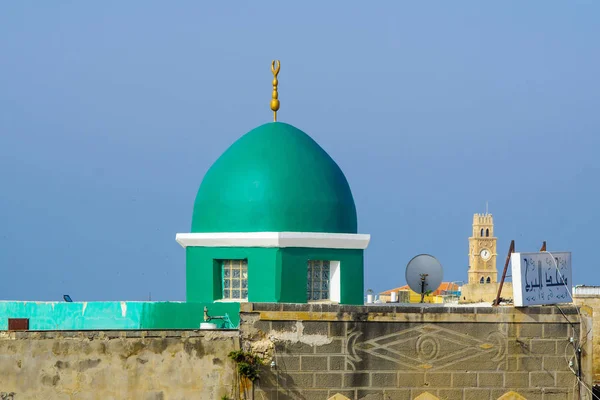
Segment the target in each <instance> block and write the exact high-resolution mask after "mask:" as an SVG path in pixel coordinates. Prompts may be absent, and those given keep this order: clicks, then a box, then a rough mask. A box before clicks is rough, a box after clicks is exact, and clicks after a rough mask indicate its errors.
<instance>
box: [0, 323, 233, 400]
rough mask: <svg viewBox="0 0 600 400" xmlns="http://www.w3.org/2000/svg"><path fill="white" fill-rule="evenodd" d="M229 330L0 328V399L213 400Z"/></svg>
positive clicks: (224, 374)
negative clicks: (32, 330)
mask: <svg viewBox="0 0 600 400" xmlns="http://www.w3.org/2000/svg"><path fill="white" fill-rule="evenodd" d="M238 339H239V337H238V332H237V331H220V332H218V331H217V332H199V331H139V330H138V331H85V332H84V331H70V332H69V331H48V332H0V399H11V400H25V399H40V400H42V399H43V400H94V399H102V400H126V399H136V400H138V399H139V400H175V399H177V400H187V399H198V400H208V399H211V400H212V399H221V396H223V395H229V394H230V393H231V391H232V386H233V382H234V374H233V369H232V365H231V362H230V360H229V359H228V357H227V354H228V353H229V352H230V351H232V350H234V349H236V348H239V341H238Z"/></svg>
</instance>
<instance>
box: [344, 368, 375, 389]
mask: <svg viewBox="0 0 600 400" xmlns="http://www.w3.org/2000/svg"><path fill="white" fill-rule="evenodd" d="M369 385H370V378H369V374H368V373H366V372H354V373H349V374H344V381H343V385H342V387H345V388H348V387H350V388H354V387H368V386H369Z"/></svg>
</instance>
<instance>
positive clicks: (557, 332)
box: [543, 323, 569, 340]
mask: <svg viewBox="0 0 600 400" xmlns="http://www.w3.org/2000/svg"><path fill="white" fill-rule="evenodd" d="M543 331H544V338H564V339H565V340H566V339H568V338H569V325H568V324H550V323H546V324H544V329H543Z"/></svg>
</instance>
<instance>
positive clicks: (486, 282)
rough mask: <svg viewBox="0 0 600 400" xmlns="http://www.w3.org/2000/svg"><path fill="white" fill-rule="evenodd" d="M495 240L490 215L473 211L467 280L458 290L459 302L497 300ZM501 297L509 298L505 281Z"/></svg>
mask: <svg viewBox="0 0 600 400" xmlns="http://www.w3.org/2000/svg"><path fill="white" fill-rule="evenodd" d="M497 240H498V238H496V237H495V236H494V218H493V217H492V214H489V213H485V214H475V215H474V216H473V231H472V235H471V237H470V238H469V271H468V277H469V279H468V283H467V284H466V285H463V287H462V289H461V294H460V302H461V303H477V302H493V301H494V300H495V299H496V296H497V294H498V287H499V285H500V284H499V283H498V270H497V268H496V257H497V256H498V253H497V248H496V243H497ZM500 297H502V298H504V299H508V298H512V282H505V283H504V285H503V287H502V294H501V296H500Z"/></svg>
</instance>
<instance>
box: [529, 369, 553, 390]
mask: <svg viewBox="0 0 600 400" xmlns="http://www.w3.org/2000/svg"><path fill="white" fill-rule="evenodd" d="M529 386H531V387H552V386H554V373H552V372H548V371H541V372H530V373H529Z"/></svg>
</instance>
